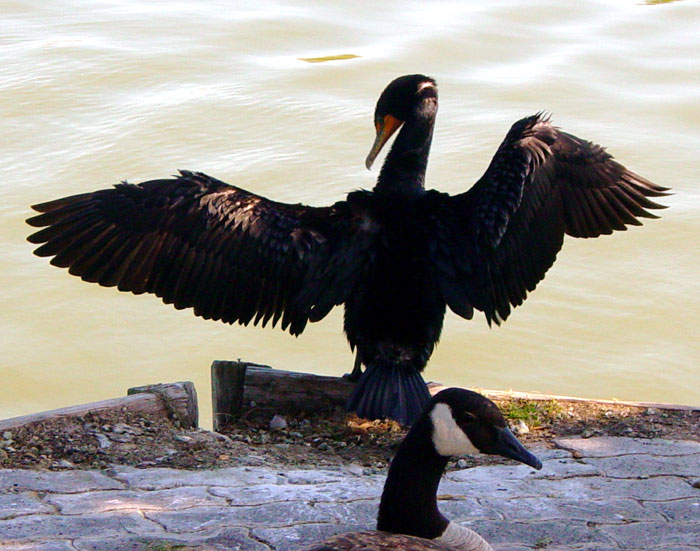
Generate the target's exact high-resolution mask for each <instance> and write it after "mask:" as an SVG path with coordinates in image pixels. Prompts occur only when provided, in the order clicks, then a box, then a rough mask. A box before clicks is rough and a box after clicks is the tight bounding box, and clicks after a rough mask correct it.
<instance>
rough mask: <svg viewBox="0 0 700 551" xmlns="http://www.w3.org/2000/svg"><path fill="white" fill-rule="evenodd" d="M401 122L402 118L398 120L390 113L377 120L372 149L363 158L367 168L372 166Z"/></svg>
mask: <svg viewBox="0 0 700 551" xmlns="http://www.w3.org/2000/svg"><path fill="white" fill-rule="evenodd" d="M402 124H403V121H402V120H399V119H397V118H396V117H393V116H391V115H386V116H385V117H384V120H382V121H380V122H377V137H376V138H375V139H374V144H372V149H370V151H369V155H367V159H366V160H365V166H366V167H367V170H369V169H371V168H372V163H373V162H374V159H375V158H376V157H377V155H378V154H379V152H380V151H381V150H382V147H384V144H385V143H386V142H387V140H388V139H389V138H391V135H392V134H393V133H394V132H396V130H397V129H398V128H399V127H400V126H401V125H402Z"/></svg>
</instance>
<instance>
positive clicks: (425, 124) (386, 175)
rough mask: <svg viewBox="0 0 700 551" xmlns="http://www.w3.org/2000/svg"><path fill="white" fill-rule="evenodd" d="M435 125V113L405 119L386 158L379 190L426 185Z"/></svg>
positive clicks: (404, 190) (410, 189)
mask: <svg viewBox="0 0 700 551" xmlns="http://www.w3.org/2000/svg"><path fill="white" fill-rule="evenodd" d="M433 126H434V118H433V117H420V118H412V119H409V120H407V121H406V122H405V123H404V125H403V127H402V128H401V130H400V131H399V135H398V136H396V140H395V141H394V144H393V145H392V147H391V151H389V153H388V154H387V156H386V159H385V160H384V164H383V165H382V170H381V171H380V173H379V178H378V179H377V185H376V186H375V188H374V190H375V191H377V192H390V193H391V192H394V193H402V194H408V193H417V192H422V191H423V190H424V189H425V171H426V169H427V167H428V155H429V154H430V144H431V142H432V139H433Z"/></svg>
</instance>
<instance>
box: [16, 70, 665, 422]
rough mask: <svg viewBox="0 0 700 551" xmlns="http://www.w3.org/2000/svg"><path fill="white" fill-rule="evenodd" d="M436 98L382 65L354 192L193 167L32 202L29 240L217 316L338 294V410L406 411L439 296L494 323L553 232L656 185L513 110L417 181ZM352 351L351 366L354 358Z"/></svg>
mask: <svg viewBox="0 0 700 551" xmlns="http://www.w3.org/2000/svg"><path fill="white" fill-rule="evenodd" d="M437 109H438V96H437V85H436V83H435V81H434V80H433V79H431V78H429V77H427V76H424V75H406V76H403V77H399V78H397V79H395V80H394V81H393V82H391V83H390V84H389V86H387V88H386V89H385V90H384V92H383V93H382V94H381V96H380V98H379V101H378V102H377V107H376V110H375V127H376V130H377V134H376V139H375V142H374V145H373V146H372V148H371V151H370V154H369V155H368V157H367V161H366V165H367V166H368V167H370V166H371V165H372V163H373V162H374V160H375V158H376V156H377V154H378V153H379V151H380V150H381V149H382V147H383V146H384V144H385V143H386V142H387V140H388V139H389V137H390V136H391V135H392V134H394V133H395V132H397V131H398V134H397V135H396V139H395V141H394V143H393V145H392V147H391V149H390V151H389V153H388V154H387V156H386V159H385V161H384V163H383V166H382V168H381V171H380V173H379V176H378V179H377V183H376V185H375V187H374V189H372V190H371V191H355V192H352V193H350V194H348V196H347V198H346V199H345V200H342V201H338V202H337V203H335V204H333V205H331V206H327V207H309V206H305V205H301V204H286V203H279V202H276V201H272V200H270V199H266V198H265V197H261V196H259V195H255V194H254V193H251V192H248V191H246V190H244V189H242V188H239V187H236V186H233V185H229V184H226V183H224V182H221V181H219V180H217V179H215V178H212V177H210V176H207V175H206V174H202V173H196V172H189V171H182V172H180V174H179V175H178V176H176V177H174V178H171V179H163V180H152V181H148V182H143V183H141V184H137V185H134V184H128V183H122V184H118V185H116V186H115V187H114V188H111V189H102V190H99V191H95V192H91V193H83V194H80V195H75V196H72V197H66V198H63V199H58V200H55V201H50V202H47V203H43V204H38V205H35V206H34V207H33V208H34V209H35V210H36V211H38V212H39V213H40V214H39V215H38V216H34V217H33V218H30V219H29V220H28V223H29V224H30V225H32V226H35V227H39V228H42V229H40V230H39V231H37V232H36V233H34V234H32V235H31V236H30V237H29V241H31V242H32V243H36V244H39V245H40V246H39V247H38V248H37V249H36V250H35V254H37V255H39V256H45V257H52V258H51V264H54V265H56V266H59V267H63V268H68V270H69V272H70V273H71V274H74V275H76V276H79V277H81V278H82V279H83V280H85V281H90V282H95V283H98V284H100V285H103V286H116V287H117V288H118V289H119V290H121V291H130V292H132V293H135V294H141V293H153V294H155V295H157V296H159V297H161V298H162V300H163V301H164V302H166V303H168V304H173V305H174V306H175V308H178V309H181V308H193V309H194V313H195V314H196V315H198V316H202V317H204V318H208V319H216V320H221V321H224V322H226V323H234V322H238V323H242V324H248V323H251V322H252V323H254V324H257V323H260V324H262V325H263V326H264V325H266V324H267V323H271V324H272V325H273V326H274V325H276V324H278V323H279V324H280V326H281V327H282V329H285V330H288V331H289V332H290V333H292V334H294V335H299V334H300V333H301V332H302V331H303V330H304V328H305V326H306V324H307V322H309V321H312V322H313V321H317V320H320V319H322V318H323V317H325V316H326V314H328V312H329V311H330V310H331V309H332V308H333V307H334V306H336V305H340V304H343V305H344V307H345V319H344V329H345V333H346V335H347V338H348V342H349V344H350V346H351V348H352V349H353V350H356V351H357V360H356V365H355V369H354V370H353V373H352V377H353V378H354V379H356V380H357V381H358V382H357V385H356V388H355V391H354V393H353V395H352V397H351V399H350V401H349V402H348V409H349V410H351V411H355V412H357V414H358V415H360V416H363V417H368V418H383V417H390V418H393V419H396V420H398V421H401V422H404V423H411V422H412V421H413V420H414V419H415V418H416V416H417V415H418V414H419V412H420V411H421V409H422V406H423V405H424V404H425V403H426V402H427V401H428V399H429V394H428V392H427V390H426V387H425V383H424V381H423V378H422V376H421V372H422V370H423V369H424V368H425V366H426V364H427V362H428V359H429V358H430V355H431V354H432V352H433V349H434V347H435V345H436V344H437V342H438V339H439V338H440V333H441V331H442V324H443V318H444V314H445V310H446V308H447V307H449V308H450V309H451V310H453V311H454V312H455V313H457V314H458V315H460V316H461V317H463V318H465V319H471V318H472V317H473V315H474V310H475V309H476V310H480V311H482V312H483V313H484V314H485V316H486V319H487V321H488V323H489V324H491V323H497V324H498V323H501V322H502V321H503V320H505V319H506V318H507V317H508V316H509V315H510V312H511V310H512V308H514V307H516V306H518V305H520V304H521V303H522V302H523V301H524V300H525V298H526V296H527V294H528V293H529V292H530V291H532V290H534V288H535V286H536V285H537V284H538V282H539V281H540V280H541V279H542V278H543V277H544V275H545V273H546V271H547V270H548V269H549V267H550V266H551V265H552V263H553V262H554V260H555V257H556V255H557V253H558V251H559V250H560V248H561V246H562V243H563V238H564V235H565V234H568V235H571V236H574V237H597V236H599V235H601V234H608V233H612V231H614V230H624V229H626V227H627V226H628V225H639V224H640V222H639V220H638V219H639V218H640V217H647V218H654V217H655V216H654V215H652V214H651V213H650V212H649V211H648V210H647V209H657V208H662V207H661V205H659V204H657V203H655V202H653V201H651V200H650V199H649V197H655V196H660V195H664V194H665V193H664V192H665V190H666V188H662V187H660V186H657V185H655V184H653V183H651V182H649V181H648V180H646V179H644V178H642V177H641V176H638V175H636V174H634V173H633V172H631V171H629V170H627V169H626V168H625V167H623V166H622V165H620V164H619V163H617V162H616V161H614V160H613V159H612V157H611V156H610V155H609V154H608V153H606V152H605V150H604V149H603V148H601V147H600V146H597V145H595V144H593V143H590V142H587V141H585V140H581V139H579V138H577V137H575V136H572V135H570V134H567V133H565V132H562V131H560V130H559V129H557V128H556V127H554V126H553V125H552V124H551V123H550V121H549V119H548V118H547V117H545V116H543V115H541V114H538V115H534V116H531V117H527V118H524V119H522V120H520V121H518V122H516V123H515V124H514V125H513V127H512V128H511V129H510V131H509V132H508V134H507V135H506V138H505V140H504V141H503V143H502V144H501V146H500V147H499V149H498V151H497V152H496V154H495V156H494V158H493V160H492V161H491V164H490V165H489V167H488V168H487V170H486V172H485V173H484V175H483V176H482V177H481V179H479V181H478V182H477V183H476V184H475V185H474V186H472V187H471V188H470V189H468V190H467V191H465V192H464V193H460V194H457V195H448V194H446V193H441V192H438V191H435V190H426V188H425V171H426V168H427V163H428V154H429V151H430V145H431V141H432V135H433V127H434V123H435V117H436V114H437ZM362 364H364V366H366V369H365V370H364V372H363V371H362V369H361V365H362Z"/></svg>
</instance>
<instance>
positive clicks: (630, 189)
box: [434, 114, 668, 323]
mask: <svg viewBox="0 0 700 551" xmlns="http://www.w3.org/2000/svg"><path fill="white" fill-rule="evenodd" d="M667 192H668V189H667V188H664V187H661V186H659V185H656V184H654V183H652V182H650V181H649V180H647V179H645V178H643V177H641V176H639V175H637V174H635V173H633V172H631V171H629V170H627V169H626V168H625V167H624V166H622V165H621V164H619V163H618V162H617V161H615V160H613V158H612V156H611V155H610V154H609V153H607V152H606V151H605V149H604V148H602V147H600V146H599V145H596V144H593V143H591V142H588V141H585V140H582V139H580V138H577V137H576V136H573V135H571V134H567V133H566V132H562V131H561V130H559V129H557V128H556V127H554V126H552V124H551V123H550V121H549V118H548V117H546V116H543V115H542V114H537V115H534V116H532V117H528V118H525V119H522V120H520V121H518V122H516V123H515V124H514V125H513V127H512V128H511V129H510V131H509V132H508V134H507V135H506V138H505V139H504V141H503V143H502V144H501V145H500V147H499V149H498V151H497V152H496V155H495V156H494V158H493V160H492V161H491V164H490V165H489V167H488V169H487V170H486V172H485V173H484V175H483V176H482V177H481V179H480V180H479V181H478V182H477V183H476V184H475V185H474V186H473V187H472V188H471V189H470V190H469V191H467V192H465V193H462V194H459V195H456V196H453V197H450V198H449V200H447V201H446V208H447V214H446V215H445V216H443V217H442V219H441V220H440V222H439V223H438V227H439V231H438V235H439V236H440V239H441V241H442V242H444V243H447V244H448V246H447V247H444V246H443V247H438V248H436V251H435V253H434V256H435V262H436V265H437V267H438V272H439V281H440V285H441V288H442V292H443V296H444V298H445V300H446V301H447V303H448V305H449V306H450V308H451V309H452V310H453V311H455V312H456V313H458V314H460V315H463V314H464V313H465V312H466V313H469V309H470V308H471V307H474V308H477V309H479V310H482V311H483V312H484V313H485V314H486V318H487V320H488V322H489V323H492V322H496V323H500V322H501V321H503V320H505V319H506V318H507V317H508V315H509V314H510V312H511V310H512V308H513V307H515V306H519V305H520V304H522V302H523V301H524V300H525V299H526V297H527V294H528V292H531V291H533V290H534V289H535V287H536V286H537V284H538V283H539V281H541V280H542V278H543V277H544V275H545V273H546V272H547V270H548V269H549V268H550V266H551V265H552V264H553V263H554V261H555V259H556V255H557V253H558V252H559V250H560V249H561V247H562V244H563V238H564V234H569V235H571V236H573V237H598V236H599V235H604V234H610V233H612V232H613V231H624V230H625V229H626V228H627V226H639V225H641V221H640V220H639V218H658V216H657V215H655V214H653V213H651V212H649V210H647V209H652V210H655V209H662V208H665V207H664V206H663V205H660V204H658V203H656V202H655V201H653V200H652V199H651V198H653V197H662V196H664V195H667ZM464 317H467V316H464Z"/></svg>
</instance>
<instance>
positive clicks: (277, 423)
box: [270, 414, 287, 432]
mask: <svg viewBox="0 0 700 551" xmlns="http://www.w3.org/2000/svg"><path fill="white" fill-rule="evenodd" d="M286 428H287V420H286V419H285V418H284V417H282V416H281V415H277V414H275V415H274V417H273V418H272V420H271V421H270V430H271V431H273V432H274V431H276V430H282V429H286Z"/></svg>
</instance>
